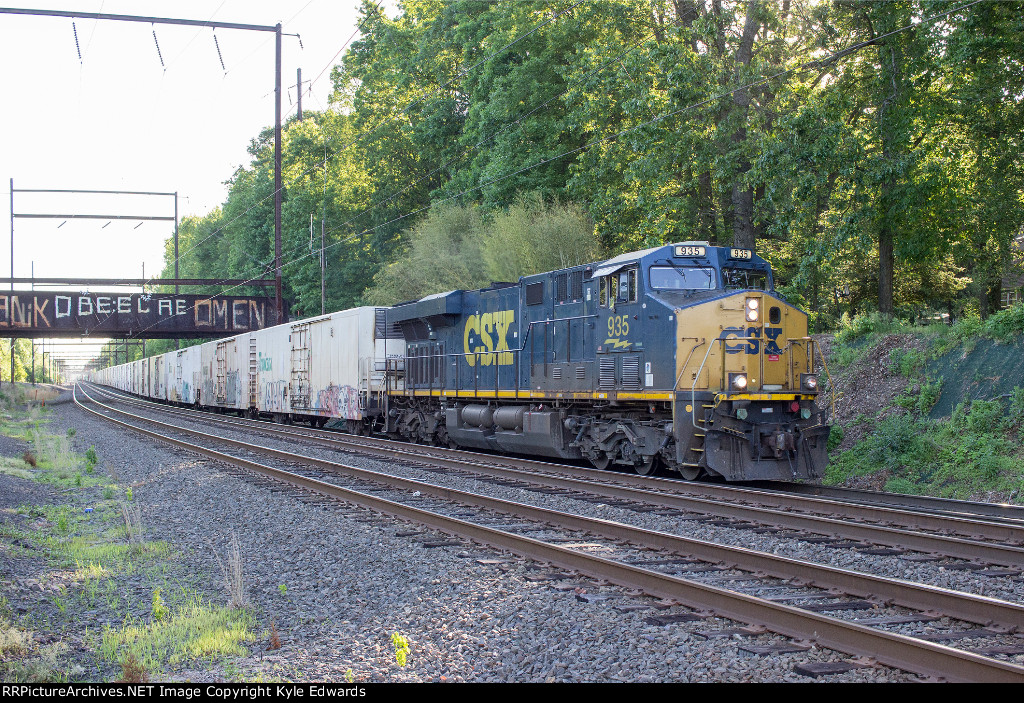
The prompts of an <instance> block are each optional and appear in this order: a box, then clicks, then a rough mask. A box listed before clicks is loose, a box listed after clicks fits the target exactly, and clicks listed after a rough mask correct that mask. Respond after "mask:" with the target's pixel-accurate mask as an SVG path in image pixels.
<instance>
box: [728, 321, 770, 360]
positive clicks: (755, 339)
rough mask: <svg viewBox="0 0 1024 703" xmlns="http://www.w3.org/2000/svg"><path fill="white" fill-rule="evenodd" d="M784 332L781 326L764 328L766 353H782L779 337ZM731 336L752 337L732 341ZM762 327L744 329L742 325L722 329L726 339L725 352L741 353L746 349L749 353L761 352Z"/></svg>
mask: <svg viewBox="0 0 1024 703" xmlns="http://www.w3.org/2000/svg"><path fill="white" fill-rule="evenodd" d="M781 334H782V328H781V327H765V328H764V336H765V339H764V353H765V354H781V353H782V350H781V349H780V348H779V344H778V339H779V336H780V335H781ZM731 337H750V338H751V339H744V340H739V339H738V340H736V341H732V342H730V341H729V339H730V338H731ZM760 337H761V328H760V327H748V328H747V329H746V330H744V329H743V328H742V327H726V328H725V329H724V330H722V336H721V339H724V340H726V341H725V353H726V354H741V353H743V352H744V351H746V352H747V354H759V353H760V351H761V339H760Z"/></svg>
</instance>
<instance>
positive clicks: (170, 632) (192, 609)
mask: <svg viewBox="0 0 1024 703" xmlns="http://www.w3.org/2000/svg"><path fill="white" fill-rule="evenodd" d="M255 628H256V623H255V618H254V617H253V616H252V615H251V614H250V613H249V612H248V611H245V610H237V609H231V608H225V607H222V606H217V605H212V604H210V603H208V602H206V601H205V600H203V598H202V597H201V596H200V595H198V594H190V595H189V597H188V598H187V599H186V601H185V602H184V603H182V604H181V605H180V606H177V607H171V608H167V607H166V606H164V613H163V615H162V616H161V618H160V619H153V620H150V621H149V622H146V621H144V620H143V619H140V618H132V619H129V620H127V621H126V622H125V624H124V625H123V626H122V627H119V628H107V629H105V630H104V631H103V634H102V639H101V641H100V643H99V646H98V650H99V652H100V654H101V655H102V656H103V657H104V658H105V659H107V660H108V661H111V662H118V663H121V662H125V661H126V660H128V658H129V657H134V659H135V660H136V661H137V662H138V664H139V665H140V666H141V667H142V668H144V669H145V670H146V671H148V672H151V673H160V672H163V671H164V670H166V669H167V667H169V666H174V665H176V664H180V663H182V662H185V661H193V660H208V659H213V658H216V657H224V656H245V655H247V654H248V649H247V648H246V646H245V643H247V642H253V641H255V640H256V630H255Z"/></svg>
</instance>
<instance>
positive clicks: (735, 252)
mask: <svg viewBox="0 0 1024 703" xmlns="http://www.w3.org/2000/svg"><path fill="white" fill-rule="evenodd" d="M753 256H754V252H752V251H751V250H750V249H730V250H729V258H730V259H746V260H748V261H749V260H750V259H752V258H753Z"/></svg>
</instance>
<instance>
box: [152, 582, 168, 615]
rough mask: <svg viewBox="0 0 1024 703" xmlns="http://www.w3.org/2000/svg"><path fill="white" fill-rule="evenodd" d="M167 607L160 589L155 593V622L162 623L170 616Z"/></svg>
mask: <svg viewBox="0 0 1024 703" xmlns="http://www.w3.org/2000/svg"><path fill="white" fill-rule="evenodd" d="M168 612H169V611H168V610H167V606H166V605H164V599H163V598H161V597H160V589H159V588H158V589H156V590H155V591H153V622H160V621H162V620H163V619H164V618H165V617H167V614H168Z"/></svg>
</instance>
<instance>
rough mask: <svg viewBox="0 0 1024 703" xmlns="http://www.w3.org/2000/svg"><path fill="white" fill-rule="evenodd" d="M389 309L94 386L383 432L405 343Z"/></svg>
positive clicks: (337, 318) (102, 373)
mask: <svg viewBox="0 0 1024 703" xmlns="http://www.w3.org/2000/svg"><path fill="white" fill-rule="evenodd" d="M384 312H385V309H384V308H374V307H361V308H354V309H352V310H342V311H340V312H336V313H331V314H329V315H322V316H319V317H315V318H310V319H306V320H298V321H296V322H292V323H287V324H283V325H278V326H276V327H270V328H267V329H263V330H257V331H253V332H248V333H244V334H240V335H236V336H234V337H229V338H227V339H220V340H217V341H213V342H206V343H204V344H200V345H196V346H194V347H189V348H187V349H182V350H180V351H171V352H166V353H164V354H160V355H157V356H153V357H150V358H148V359H140V360H137V361H133V362H129V363H127V364H121V365H119V366H113V367H109V368H106V369H102V370H99V371H96V372H93V373H92V374H91V375H90V378H91V380H93V381H95V382H97V383H101V384H104V385H109V386H112V387H114V388H118V389H120V390H123V391H127V392H129V393H133V394H136V395H139V396H142V397H145V398H151V399H154V400H162V401H168V402H171V403H177V404H180V405H190V406H195V407H198V408H205V409H210V410H214V411H217V412H236V413H239V414H248V415H251V416H253V417H258V416H260V415H262V416H265V417H269V418H273V419H275V420H277V421H279V422H293V421H296V420H298V421H303V422H309V423H310V424H311V425H314V426H322V425H324V424H326V423H327V422H328V421H330V420H343V421H345V423H347V426H348V427H349V429H351V430H353V431H360V430H361V429H362V428H364V427H370V426H376V425H379V424H380V422H379V418H380V417H382V416H383V414H384V412H385V409H386V398H385V397H384V396H383V394H382V392H381V391H382V388H383V373H384V368H385V360H386V359H388V358H389V357H390V358H392V359H396V360H397V359H401V358H403V355H404V352H405V342H404V341H403V340H402V339H401V338H400V336H399V335H391V336H390V338H389V336H388V335H387V334H386V331H385V329H384Z"/></svg>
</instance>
